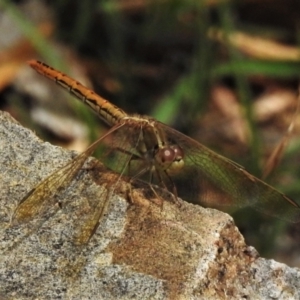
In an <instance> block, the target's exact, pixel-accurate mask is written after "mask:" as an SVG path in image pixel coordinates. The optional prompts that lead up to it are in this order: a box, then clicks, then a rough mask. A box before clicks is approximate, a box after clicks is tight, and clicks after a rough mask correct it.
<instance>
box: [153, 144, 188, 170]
mask: <svg viewBox="0 0 300 300" xmlns="http://www.w3.org/2000/svg"><path fill="white" fill-rule="evenodd" d="M183 157H184V152H183V150H182V149H181V148H180V147H179V146H178V145H168V146H163V147H161V148H158V150H157V152H156V153H155V156H154V158H155V161H156V164H158V167H159V168H160V169H163V170H164V171H167V172H168V173H170V174H174V173H177V172H178V171H179V170H181V169H182V168H183V166H184V159H183Z"/></svg>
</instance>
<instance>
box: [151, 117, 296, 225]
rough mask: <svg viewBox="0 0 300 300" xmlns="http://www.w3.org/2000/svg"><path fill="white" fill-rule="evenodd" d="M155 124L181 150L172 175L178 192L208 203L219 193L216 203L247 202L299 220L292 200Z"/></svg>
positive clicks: (240, 169) (186, 138)
mask: <svg viewBox="0 0 300 300" xmlns="http://www.w3.org/2000/svg"><path fill="white" fill-rule="evenodd" d="M157 126H160V128H161V129H162V130H163V131H164V132H165V134H166V136H167V138H168V141H169V143H171V144H172V143H175V144H178V145H179V146H180V147H181V148H182V149H183V151H184V155H185V156H184V162H185V165H184V167H183V169H182V170H180V173H179V174H178V175H177V176H176V177H174V181H175V183H176V186H177V189H178V194H179V196H184V197H186V196H188V197H189V196H191V197H192V198H193V200H194V201H196V202H200V201H201V202H204V203H207V204H211V203H214V201H215V199H216V198H217V197H216V195H219V196H221V197H218V199H223V200H222V201H223V202H222V203H218V205H233V206H236V207H245V206H251V207H253V208H255V209H256V210H258V211H260V212H263V213H265V214H268V215H271V216H274V217H277V218H280V219H283V220H286V221H290V222H298V221H300V207H299V205H298V204H297V203H296V202H295V201H293V200H291V199H290V198H288V197H287V196H285V195H284V194H282V193H280V192H279V191H277V190H275V189H274V188H273V187H271V186H270V185H268V184H267V183H265V182H263V181H262V180H260V179H258V178H256V177H255V176H253V175H251V174H250V173H248V172H247V171H246V170H245V169H244V168H243V167H241V166H240V165H238V164H236V163H234V162H233V161H231V160H229V159H227V158H225V157H223V156H221V155H218V154H217V153H215V152H213V151H212V150H210V149H208V148H206V147H205V146H203V145H201V144H200V143H198V142H196V141H195V140H193V139H191V138H189V137H187V136H185V135H184V134H182V133H180V132H178V131H176V130H174V129H172V128H170V127H168V126H167V125H164V124H162V123H160V122H157ZM183 181H184V184H182V182H183ZM186 187H187V188H186ZM182 193H183V194H182Z"/></svg>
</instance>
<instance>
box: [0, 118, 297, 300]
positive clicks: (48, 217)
mask: <svg viewBox="0 0 300 300" xmlns="http://www.w3.org/2000/svg"><path fill="white" fill-rule="evenodd" d="M75 155H77V154H76V153H75V152H72V151H67V150H63V149H61V148H59V147H54V146H52V145H50V144H49V143H44V142H42V141H41V140H39V139H38V138H37V137H36V136H35V135H34V134H33V133H32V132H31V131H30V130H28V129H25V128H23V127H22V126H21V125H20V124H18V123H17V122H16V121H14V120H13V119H12V118H11V117H10V116H9V115H8V114H7V113H3V112H0V165H1V172H0V254H1V255H0V299H300V270H299V269H297V268H290V267H288V266H286V265H284V264H281V263H278V262H275V261H273V260H266V259H263V258H260V257H259V256H258V254H257V252H256V250H255V249H254V248H252V247H249V246H247V245H246V244H245V242H244V239H243V237H242V236H241V234H240V233H239V231H238V229H237V228H236V227H235V225H234V222H233V220H232V218H231V217H230V216H228V215H227V214H224V213H222V212H219V211H217V210H214V209H204V208H202V207H200V206H195V205H192V204H188V203H187V202H184V201H181V200H179V201H180V206H179V205H178V203H174V201H171V199H167V200H166V201H164V202H163V205H162V206H161V205H158V204H157V203H154V202H155V201H154V199H151V196H149V195H150V194H151V193H149V188H148V187H147V185H143V184H141V183H136V184H134V186H132V187H131V185H130V184H129V182H128V180H123V179H122V180H120V178H119V176H118V175H116V174H114V173H112V172H110V171H108V170H107V169H106V168H105V167H103V166H102V165H101V163H100V162H98V161H96V159H92V158H91V159H89V160H88V162H87V163H86V164H85V166H84V168H82V170H81V171H79V172H78V174H77V175H76V176H75V177H74V179H73V180H72V181H71V182H70V184H69V185H68V187H67V188H66V189H64V190H61V191H59V192H58V193H57V194H56V195H55V196H53V197H51V199H44V202H43V205H42V204H41V203H40V202H38V205H37V206H40V207H43V210H42V209H41V210H40V211H38V212H37V213H36V215H34V218H32V220H29V221H26V222H17V223H16V222H14V218H13V213H14V211H15V209H16V207H17V206H18V203H20V201H21V199H22V198H23V197H24V196H25V195H26V193H28V191H30V190H31V189H32V188H33V187H35V186H36V185H37V184H38V183H39V182H40V181H41V180H42V179H44V178H46V177H47V176H48V175H49V174H51V173H52V172H53V171H55V170H57V169H59V168H60V167H62V166H63V165H65V164H66V163H67V162H69V161H70V160H71V159H72V158H74V157H75ZM59 179H60V178H58V181H59ZM113 187H114V188H113ZM147 198H150V200H149V199H147ZM152 198H153V197H152ZM99 208H103V213H102V214H101V218H100V220H99V224H98V227H97V230H96V231H95V233H94V234H93V235H92V236H91V238H90V240H89V241H85V242H82V239H80V237H85V234H84V233H85V229H86V228H87V226H86V225H87V224H89V221H90V220H91V219H93V218H94V217H95V215H96V216H97V211H98V209H99Z"/></svg>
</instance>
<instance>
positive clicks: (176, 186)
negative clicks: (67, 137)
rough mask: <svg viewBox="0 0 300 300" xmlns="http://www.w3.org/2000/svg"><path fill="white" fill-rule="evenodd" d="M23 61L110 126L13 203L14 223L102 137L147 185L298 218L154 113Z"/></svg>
mask: <svg viewBox="0 0 300 300" xmlns="http://www.w3.org/2000/svg"><path fill="white" fill-rule="evenodd" d="M28 63H29V65H30V66H31V67H32V68H33V69H34V70H35V71H37V72H38V73H40V74H41V75H43V76H45V77H47V78H48V79H51V80H53V81H55V82H56V83H57V84H58V85H60V86H62V87H63V88H64V89H66V90H68V91H69V92H70V93H71V94H72V95H73V96H75V97H76V98H78V99H79V100H81V101H82V102H83V103H85V104H86V105H88V106H89V107H90V108H91V109H92V110H93V111H94V112H96V114H97V115H98V116H99V117H100V118H101V119H102V120H103V121H104V122H105V123H106V124H107V125H108V126H110V129H109V130H108V131H107V132H106V133H105V134H104V135H103V136H102V137H100V138H99V139H98V140H97V141H96V142H94V143H93V144H92V145H91V146H89V147H88V148H87V149H86V150H85V151H84V152H83V153H81V154H79V155H78V156H76V157H75V158H74V159H73V160H71V162H69V163H67V164H66V165H65V166H63V167H62V168H60V169H59V170H57V171H55V172H54V173H52V174H51V175H50V176H48V177H47V178H46V179H44V180H43V181H42V182H40V183H39V184H38V185H37V186H36V187H34V188H33V189H32V190H31V191H30V192H29V193H28V194H27V195H26V196H25V197H24V198H23V199H22V200H21V201H20V203H19V204H18V206H17V208H16V210H15V212H14V215H13V220H14V221H15V222H16V223H20V222H21V223H22V222H28V221H29V220H31V219H32V218H33V217H34V216H36V215H38V214H39V213H40V211H41V210H43V208H44V209H45V208H46V207H47V203H48V201H49V199H50V198H53V197H54V196H55V194H57V193H58V192H59V191H60V190H61V189H64V188H67V186H68V185H69V184H70V182H71V181H72V180H73V178H74V177H75V176H76V174H77V173H78V172H79V171H80V169H81V168H82V167H83V165H84V163H85V162H86V160H87V159H88V157H89V156H90V155H92V153H93V152H94V151H95V149H96V148H97V147H98V146H99V144H101V143H104V141H105V140H107V143H106V144H108V145H109V152H108V154H107V155H106V156H104V158H105V160H106V165H107V166H108V167H109V168H110V169H112V170H113V171H116V172H117V173H119V174H120V176H122V175H123V174H125V173H126V174H128V176H129V177H133V178H140V177H141V178H146V180H147V181H148V182H149V186H150V187H152V186H153V185H154V183H156V184H158V186H160V187H161V188H162V189H165V190H167V191H170V192H171V193H172V194H173V195H174V197H175V198H177V196H178V195H179V196H181V197H184V196H185V195H186V194H181V191H184V192H185V193H189V195H188V196H190V194H193V195H198V198H201V201H202V203H208V204H209V203H212V202H213V201H214V200H212V198H215V197H216V196H221V197H220V199H222V201H221V202H222V203H218V204H220V205H231V206H235V207H241V208H243V207H245V206H249V207H251V208H254V209H256V210H258V211H260V212H262V213H265V214H268V215H271V216H273V217H277V218H279V219H282V220H285V221H289V222H299V221H300V206H299V204H297V203H296V202H295V201H293V200H292V199H290V198H289V197H287V196H285V195H284V194H283V193H281V192H279V191H278V190H276V189H275V188H273V187H272V186H270V185H268V184H267V183H265V182H264V181H262V180H260V179H259V178H257V177H255V176H253V175H251V174H250V173H248V172H247V171H246V170H245V169H244V168H243V167H242V166H240V165H239V164H237V163H235V162H234V161H232V160H230V159H228V158H225V157H224V156H221V155H219V154H217V153H215V152H214V151H212V150H210V149H209V148H207V147H206V146H204V145H202V144H200V143H199V142H197V141H195V140H193V139H192V138H190V137H188V136H186V135H184V134H182V133H181V132H179V131H177V130H175V129H173V128H171V127H169V126H168V125H166V124H164V123H162V122H159V121H158V120H156V119H154V118H151V117H149V116H142V115H138V114H127V113H126V112H125V111H123V110H122V109H120V108H118V107H117V106H115V105H114V104H112V103H110V102H109V101H108V100H106V99H104V98H102V97H101V96H99V95H97V94H96V93H95V92H94V91H92V90H91V89H89V88H87V87H85V86H83V85H82V84H81V83H79V82H77V81H76V80H74V79H72V78H70V77H68V76H67V75H66V74H64V73H62V72H60V71H58V70H55V69H54V68H52V67H50V66H48V65H47V64H45V63H43V62H40V61H37V60H31V61H29V62H28ZM186 187H188V189H186ZM152 189H153V188H152ZM187 190H188V192H187ZM153 191H154V192H155V190H154V189H153ZM211 191H213V192H211ZM218 199H219V198H218ZM101 211H102V210H101V209H100V205H99V208H96V209H95V213H94V215H93V216H90V217H89V221H87V223H86V225H85V226H84V229H83V232H84V234H81V235H82V236H87V238H86V239H84V242H86V241H87V240H89V238H90V237H91V235H92V233H93V232H94V231H95V228H96V226H97V224H98V223H99V218H100V217H101V213H102V212H101Z"/></svg>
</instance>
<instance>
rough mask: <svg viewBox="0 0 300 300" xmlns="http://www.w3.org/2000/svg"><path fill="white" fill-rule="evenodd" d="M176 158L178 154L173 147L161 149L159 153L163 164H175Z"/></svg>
mask: <svg viewBox="0 0 300 300" xmlns="http://www.w3.org/2000/svg"><path fill="white" fill-rule="evenodd" d="M175 156H176V152H175V150H174V149H173V148H171V147H166V148H162V149H159V151H158V157H159V158H160V160H161V162H162V163H165V162H173V161H174V159H175Z"/></svg>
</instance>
